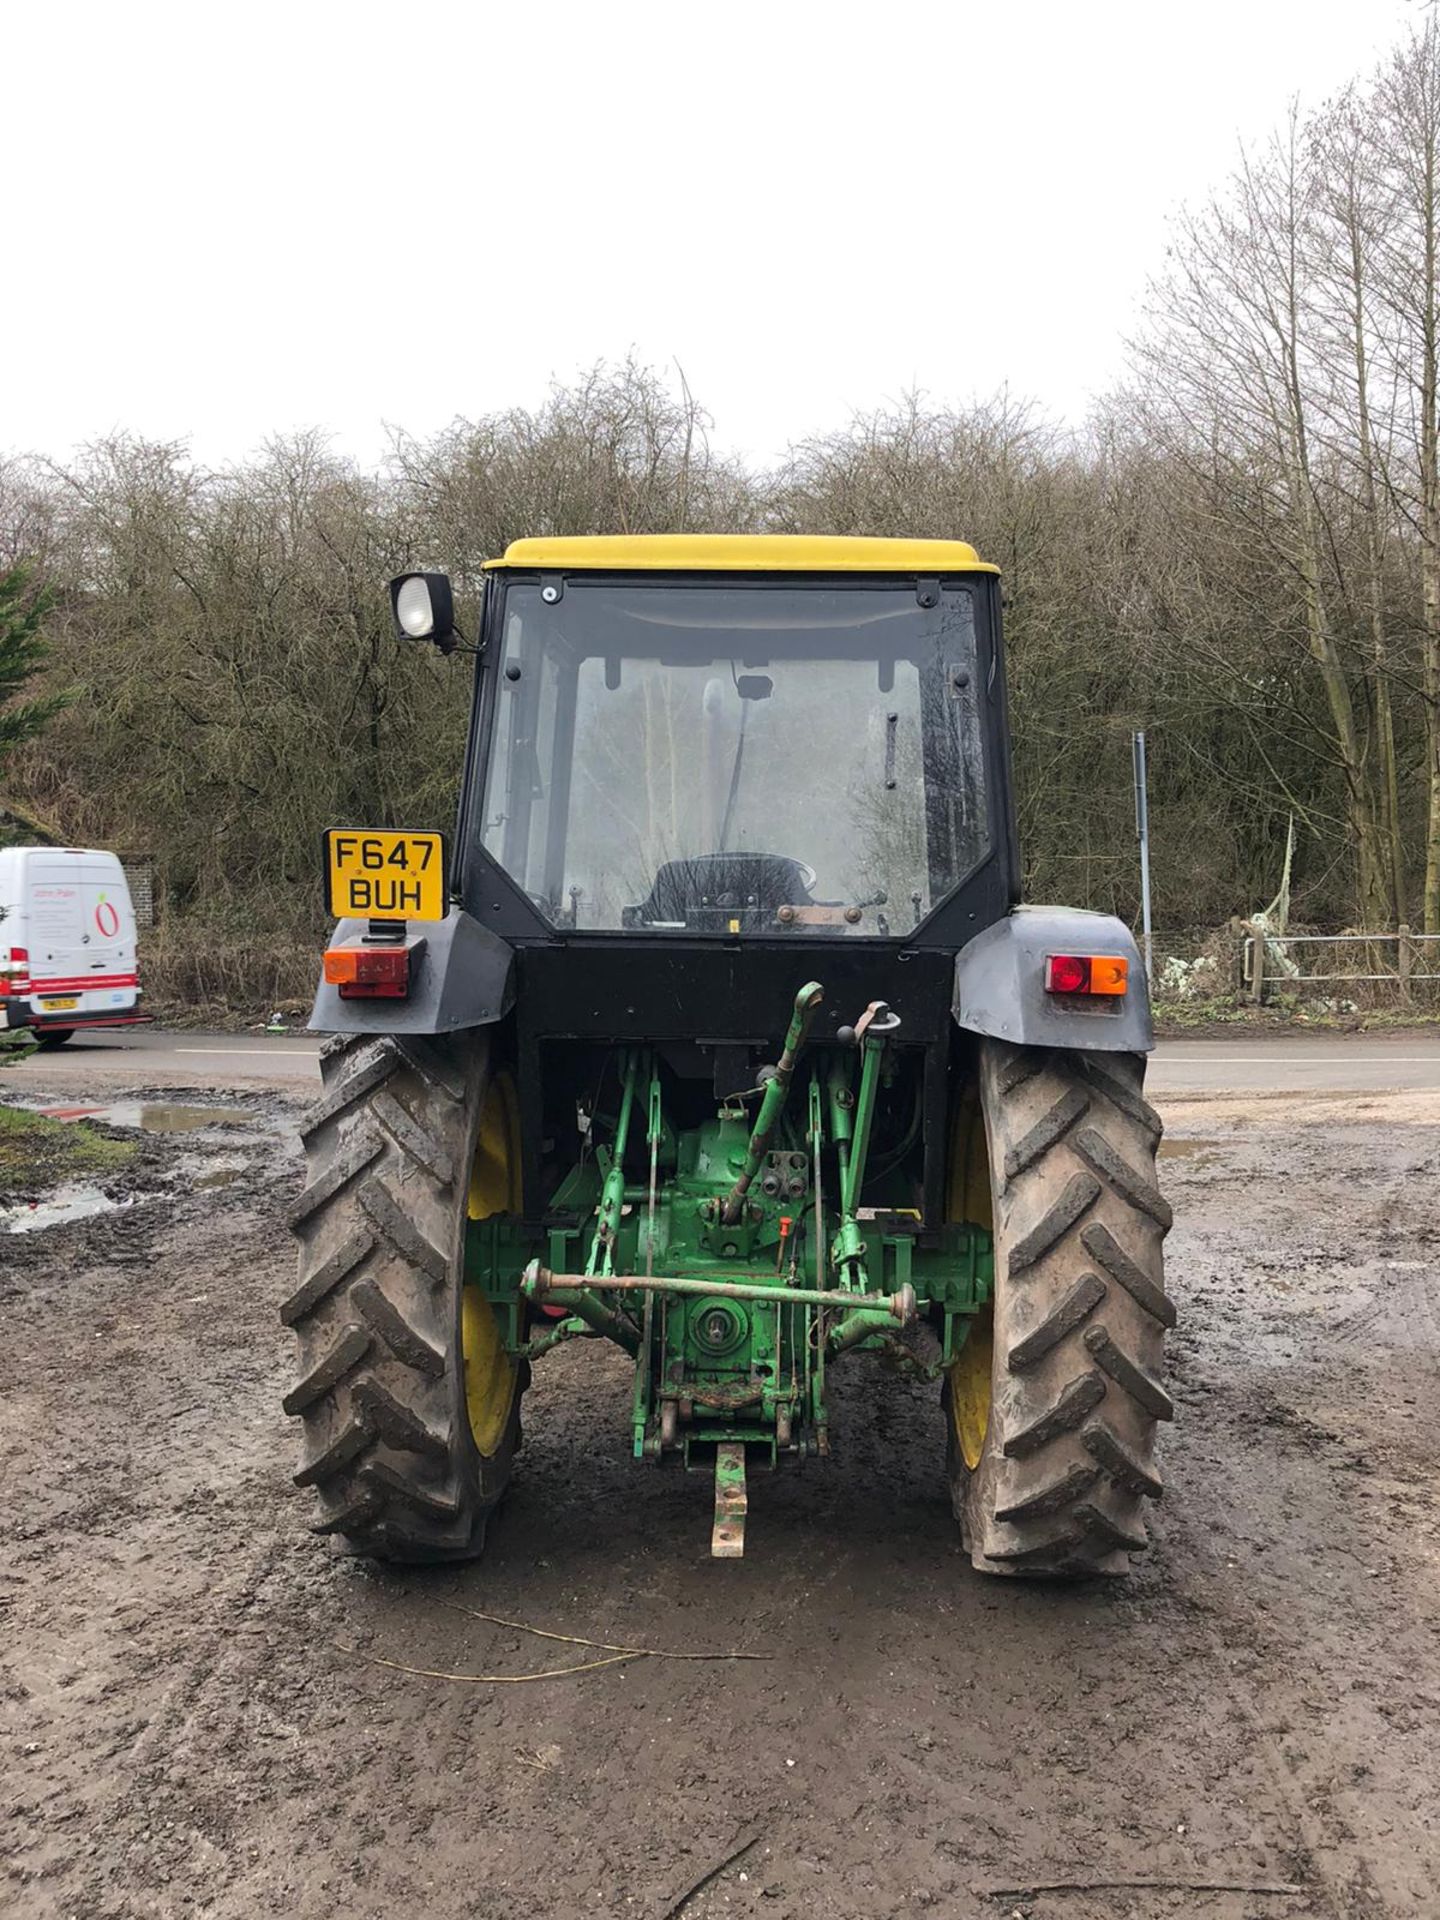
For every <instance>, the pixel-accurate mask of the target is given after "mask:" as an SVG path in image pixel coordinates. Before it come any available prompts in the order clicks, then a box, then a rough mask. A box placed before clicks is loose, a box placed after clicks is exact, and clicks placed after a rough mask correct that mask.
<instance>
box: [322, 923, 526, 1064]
mask: <svg viewBox="0 0 1440 1920" xmlns="http://www.w3.org/2000/svg"><path fill="white" fill-rule="evenodd" d="M368 929H369V922H368V921H366V920H341V921H340V922H339V923H338V924H337V926H336V928H335V931H334V933H333V934H331V936H330V944H331V946H332V947H345V946H358V945H359V943H360V942H361V941H362V940H363V939H364V937H365V934H366V932H367V931H368ZM414 930H415V934H416V938H415V939H414V940H413V941H412V943H411V950H412V954H413V955H414V958H413V959H412V962H411V985H410V991H409V993H408V994H407V995H406V997H405V998H404V999H403V1000H342V999H341V998H340V989H339V988H338V987H332V986H330V985H329V984H328V983H327V982H326V981H324V980H322V981H321V983H320V991H319V993H318V994H317V995H316V996H315V1009H314V1011H313V1012H312V1014H311V1015H310V1030H311V1032H312V1033H458V1032H459V1031H460V1030H461V1029H462V1028H464V1027H488V1026H493V1025H494V1023H495V1022H496V1021H497V1020H503V1019H504V1017H505V1015H506V1014H507V1013H508V1012H509V1011H510V1009H511V1007H512V1006H514V1004H515V954H514V952H513V950H512V949H511V948H510V947H509V946H508V945H507V944H506V943H505V941H503V940H502V939H501V938H500V936H499V935H498V934H495V933H491V931H490V929H489V928H488V927H482V926H481V925H480V922H479V921H478V920H472V919H471V917H470V915H469V914H468V913H463V912H461V911H460V910H459V909H458V908H454V907H452V908H451V910H450V912H449V913H447V914H446V916H445V918H444V919H443V920H437V921H434V922H433V923H430V924H428V925H425V926H423V927H422V926H421V925H420V924H419V923H418V922H416V923H415V929H414Z"/></svg>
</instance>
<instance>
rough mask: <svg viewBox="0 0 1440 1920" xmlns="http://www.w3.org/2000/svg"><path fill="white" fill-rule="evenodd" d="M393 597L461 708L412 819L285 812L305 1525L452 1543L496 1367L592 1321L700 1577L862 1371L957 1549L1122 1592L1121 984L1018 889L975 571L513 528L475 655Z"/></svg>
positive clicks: (1064, 922) (996, 674)
mask: <svg viewBox="0 0 1440 1920" xmlns="http://www.w3.org/2000/svg"><path fill="white" fill-rule="evenodd" d="M475 584H476V583H473V582H472V583H471V585H472V587H473V586H474V585H475ZM390 592H391V602H392V611H393V615H394V619H395V624H396V629H397V632H398V634H399V635H400V636H401V637H403V638H404V639H405V640H407V641H409V642H413V643H417V644H434V645H435V646H437V647H439V648H440V649H442V650H443V651H445V652H447V653H449V652H453V651H454V650H455V649H456V648H457V646H461V645H464V646H465V647H466V649H467V650H468V651H469V652H472V653H473V654H474V657H475V683H474V697H473V706H472V709H471V719H470V731H469V743H468V748H467V751H466V757H465V767H464V775H463V781H462V790H461V796H460V801H459V808H458V817H457V823H456V826H455V829H454V832H453V835H446V834H443V833H439V832H436V831H433V830H432V829H428V828H427V829H425V830H423V831H422V830H416V831H413V832H412V831H400V830H396V829H393V828H373V829H372V828H362V827H357V828H353V829H352V828H340V829H335V830H332V831H331V832H330V833H328V834H327V835H326V849H325V862H326V884H327V894H328V900H329V904H330V909H331V912H332V914H333V916H334V917H335V919H336V920H337V923H338V924H337V925H336V928H335V931H334V933H333V935H332V937H331V943H330V946H329V948H328V949H327V951H326V952H325V955H324V964H323V978H322V981H321V984H320V987H319V992H318V997H317V1000H316V1003H315V1010H314V1014H313V1018H312V1026H313V1028H314V1029H315V1030H317V1031H319V1032H321V1033H324V1034H326V1035H329V1036H332V1037H331V1038H329V1039H328V1041H327V1042H326V1044H325V1046H324V1049H323V1053H322V1062H321V1071H322V1076H323V1089H322V1095H321V1098H320V1099H319V1102H318V1104H317V1105H316V1106H315V1107H314V1108H313V1110H312V1111H311V1112H310V1113H309V1115H308V1118H307V1119H306V1121H305V1124H304V1127H303V1140H304V1148H305V1159H306V1176H305V1184H304V1188H303V1191H302V1193H301V1196H300V1198H299V1200H298V1202H297V1204H296V1208H295V1212H294V1220H293V1224H294V1228H295V1232H296V1234H297V1235H298V1237H299V1241H300V1271H299V1282H298V1285H297V1287H296V1290H295V1291H294V1293H293V1294H292V1295H291V1297H290V1299H289V1300H288V1301H287V1303H286V1304H285V1306H284V1308H283V1310H282V1312H283V1319H284V1320H285V1322H286V1323H287V1324H288V1325H289V1326H290V1327H291V1328H293V1330H294V1332H295V1334H296V1336H297V1338H298V1342H299V1362H298V1373H297V1376H296V1379H295V1384H294V1385H293V1387H292V1388H291V1390H290V1392H289V1394H288V1395H287V1396H286V1398H285V1402H284V1405H285V1409H286V1411H287V1412H288V1413H290V1414H293V1415H295V1416H296V1417H297V1418H298V1420H299V1421H300V1423H301V1426H302V1428H303V1458H302V1464H301V1466H300V1470H299V1472H298V1473H297V1475H296V1479H297V1481H298V1482H299V1483H300V1484H301V1485H302V1486H306V1487H311V1488H313V1489H314V1491H315V1494H316V1496H317V1497H318V1501H319V1521H318V1526H319V1530H320V1531H321V1532H322V1533H326V1534H331V1535H335V1536H337V1537H338V1539H339V1541H340V1543H341V1544H342V1545H343V1546H345V1547H346V1548H348V1549H349V1550H350V1551H352V1552H357V1553H359V1554H362V1555H368V1556H372V1557H375V1558H379V1559H382V1560H388V1561H400V1562H437V1561H452V1560H456V1561H458V1560H466V1559H470V1558H473V1557H474V1556H476V1555H478V1554H479V1553H480V1552H481V1550H482V1548H483V1546H484V1543H485V1536H486V1529H487V1525H488V1523H489V1521H490V1518H491V1516H492V1514H493V1513H494V1512H495V1509H496V1506H497V1503H498V1502H499V1501H500V1499H501V1497H502V1495H503V1494H504V1491H505V1487H506V1484H507V1482H508V1480H509V1478H510V1475H511V1472H512V1469H513V1465H514V1461H515V1456H516V1452H517V1449H518V1447H519V1444H520V1437H521V1426H520V1412H521V1400H522V1397H523V1395H524V1393H525V1390H526V1388H527V1386H528V1385H529V1382H530V1378H531V1371H532V1368H534V1367H535V1366H536V1365H538V1364H543V1362H544V1359H545V1356H546V1355H548V1354H550V1353H552V1352H553V1351H554V1350H555V1349H556V1348H557V1347H559V1346H560V1345H561V1344H563V1343H566V1342H569V1341H572V1340H607V1341H611V1342H613V1343H614V1344H615V1345H617V1346H619V1347H621V1348H622V1349H623V1350H624V1352H625V1353H626V1354H627V1355H628V1356H629V1357H630V1359H631V1360H632V1362H633V1367H634V1387H633V1393H632V1394H631V1396H630V1399H629V1435H628V1438H629V1444H630V1447H631V1450H632V1451H633V1454H634V1457H635V1459H636V1460H637V1461H641V1462H646V1463H649V1464H650V1465H652V1466H654V1467H658V1468H661V1469H671V1470H676V1469H681V1468H683V1469H688V1470H690V1471H692V1472H696V1473H702V1474H708V1475H710V1476H711V1478H712V1482H713V1510H712V1509H711V1507H710V1506H709V1503H708V1502H707V1506H706V1510H705V1511H706V1515H707V1517H711V1520H712V1524H711V1535H710V1543H711V1550H712V1552H713V1553H714V1554H715V1555H716V1556H718V1557H722V1558H724V1557H733V1556H736V1555H738V1554H740V1553H742V1552H743V1548H744V1539H745V1516H746V1508H747V1496H748V1494H750V1493H759V1492H760V1490H761V1489H762V1488H763V1484H764V1475H765V1474H766V1473H767V1472H769V1471H775V1470H779V1469H782V1468H783V1469H787V1470H794V1469H799V1468H803V1464H804V1463H805V1462H806V1461H807V1460H814V1459H816V1458H821V1459H823V1458H824V1457H826V1456H827V1455H829V1454H830V1453H831V1451H832V1447H833V1448H834V1449H835V1451H836V1452H837V1453H840V1452H842V1451H843V1446H842V1443H843V1432H841V1433H837V1434H836V1435H835V1436H833V1438H832V1431H831V1423H830V1404H829V1401H830V1394H829V1388H830V1381H831V1375H832V1373H833V1372H834V1370H835V1369H836V1368H839V1367H849V1366H860V1365H865V1364H872V1365H873V1364H874V1363H875V1362H876V1361H880V1362H884V1363H887V1364H888V1366H890V1367H892V1368H898V1369H899V1370H901V1371H902V1372H905V1373H908V1374H910V1375H912V1376H916V1377H919V1378H920V1379H923V1380H928V1381H931V1382H933V1383H935V1384H936V1385H937V1386H938V1388H939V1390H940V1394H941V1397H942V1401H943V1405H944V1410H945V1415H944V1424H945V1431H946V1435H947V1442H948V1459H947V1462H946V1473H947V1477H948V1486H949V1492H950V1498H951V1503H952V1505H953V1508H954V1512H955V1515H956V1518H957V1520H958V1522H959V1526H960V1529H961V1538H962V1542H963V1547H964V1550H965V1551H966V1552H967V1553H968V1554H969V1556H970V1559H971V1561H972V1563H973V1565H974V1566H975V1567H976V1568H977V1569H979V1570H981V1571H983V1572H986V1573H991V1574H1008V1575H1012V1576H1014V1575H1031V1576H1087V1575H1096V1574H1121V1573H1124V1572H1125V1571H1126V1570H1127V1569H1128V1567H1129V1564H1130V1556H1131V1555H1132V1554H1133V1553H1136V1552H1138V1551H1139V1550H1140V1549H1142V1548H1144V1547H1145V1545H1146V1543H1147V1535H1146V1526H1145V1520H1144V1517H1143V1516H1144V1513H1145V1502H1146V1501H1148V1500H1153V1499H1156V1498H1158V1496H1159V1494H1160V1490H1161V1483H1160V1480H1159V1478H1158V1476H1157V1473H1156V1466H1155V1438H1156V1431H1157V1424H1158V1423H1159V1422H1160V1421H1163V1420H1168V1419H1169V1418H1170V1417H1171V1413H1172V1407H1171V1402H1170V1400H1169V1398H1168V1397H1167V1394H1166V1392H1165V1388H1164V1386H1163V1384H1162V1381H1161V1372H1162V1343H1163V1338H1164V1333H1165V1329H1166V1328H1167V1327H1169V1326H1170V1325H1171V1324H1172V1322H1173V1320H1174V1317H1175V1316H1174V1309H1173V1307H1172V1304H1171V1301H1170V1299H1169V1297H1168V1296H1167V1294H1166V1292H1165V1290H1164V1283H1163V1275H1162V1260H1161V1248H1162V1242H1163V1239H1164V1236H1165V1233H1166V1231H1167V1230H1168V1228H1169V1226H1170V1210H1169V1208H1168V1206H1167V1205H1166V1202H1165V1200H1164V1199H1163V1197H1162V1196H1161V1193H1160V1191H1159V1188H1158V1185H1157V1182H1156V1172H1155V1161H1156V1151H1157V1147H1158V1143H1159V1138H1160V1131H1161V1128H1160V1121H1159V1119H1158V1117H1157V1116H1156V1114H1155V1112H1154V1110H1153V1108H1152V1107H1151V1106H1150V1105H1149V1104H1148V1103H1147V1101H1146V1099H1145V1097H1144V1094H1143V1091H1142V1083H1143V1079H1144V1066H1145V1054H1146V1052H1147V1051H1148V1050H1149V1048H1150V1047H1151V1045H1152V1029H1151V1018H1150V1008H1149V999H1148V987H1147V982H1146V979H1145V976H1144V972H1143V969H1142V966H1141V962H1140V957H1139V954H1138V952H1137V949H1136V945H1135V942H1134V939H1133V938H1132V936H1131V934H1130V932H1129V931H1128V929H1127V928H1126V927H1125V926H1124V924H1123V923H1122V922H1121V921H1119V920H1118V919H1114V918H1111V917H1109V916H1107V915H1103V914H1098V913H1091V912H1086V911H1081V910H1075V909H1068V908H1058V907H1045V906H1025V905H1021V904H1019V862H1018V856H1017V848H1016V831H1015V809H1014V804H1013V796H1012V781H1011V773H1010V749H1009V738H1008V729H1007V720H1006V695H1005V676H1004V670H1003V658H1002V650H1001V628H1000V593H999V580H998V576H997V570H996V569H995V568H994V567H992V566H988V565H986V564H985V563H984V562H982V561H981V560H980V558H979V557H978V555H977V554H976V552H975V550H974V548H973V547H971V546H969V545H966V544H965V543H963V542H960V541H948V540H905V539H878V538H838V537H810V536H802V535H757V536H748V535H738V534H737V535H730V534H714V535H709V534H707V535H697V534H663V535H643V536H628V535H626V536H587V537H583V538H578V537H577V538H546V539H522V540H517V541H515V542H513V543H512V544H511V545H510V546H509V547H508V549H507V550H506V552H505V554H504V556H503V558H501V559H499V560H496V561H493V562H491V563H489V565H488V566H487V568H486V570H485V577H484V580H483V584H482V590H481V592H480V594H479V600H480V609H481V610H480V614H479V623H478V627H476V628H474V629H473V630H472V631H473V639H470V640H467V639H465V637H464V636H463V635H462V634H461V632H460V629H459V627H458V626H457V622H456V615H455V603H454V596H453V594H452V590H451V585H450V581H449V579H448V578H447V576H446V575H444V574H442V573H410V574H406V575H402V576H401V577H400V578H399V579H397V580H395V581H393V582H392V583H391V588H390ZM936 1464H937V1468H938V1461H937V1463H936ZM842 1470H843V1464H842Z"/></svg>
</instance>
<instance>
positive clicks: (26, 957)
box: [10, 947, 30, 967]
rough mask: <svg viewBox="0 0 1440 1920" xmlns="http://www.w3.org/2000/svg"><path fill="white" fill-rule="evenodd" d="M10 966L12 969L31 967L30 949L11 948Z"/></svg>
mask: <svg viewBox="0 0 1440 1920" xmlns="http://www.w3.org/2000/svg"><path fill="white" fill-rule="evenodd" d="M10 964H11V966H12V967H28V966H29V965H30V949H29V948H28V947H11V949H10Z"/></svg>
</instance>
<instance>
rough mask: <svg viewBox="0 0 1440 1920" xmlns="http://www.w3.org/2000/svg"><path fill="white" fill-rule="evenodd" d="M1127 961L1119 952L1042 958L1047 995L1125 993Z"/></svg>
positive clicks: (1065, 954)
mask: <svg viewBox="0 0 1440 1920" xmlns="http://www.w3.org/2000/svg"><path fill="white" fill-rule="evenodd" d="M1129 984H1130V962H1129V961H1128V960H1127V959H1126V958H1125V957H1124V955H1123V954H1118V953H1051V954H1047V955H1046V957H1045V991H1046V992H1047V993H1099V994H1118V993H1124V992H1125V991H1126V990H1127V989H1128V987H1129Z"/></svg>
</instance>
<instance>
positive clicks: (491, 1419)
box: [460, 1287, 519, 1460]
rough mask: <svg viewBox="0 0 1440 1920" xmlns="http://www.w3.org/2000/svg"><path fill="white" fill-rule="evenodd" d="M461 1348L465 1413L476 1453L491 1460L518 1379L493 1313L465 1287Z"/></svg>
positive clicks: (475, 1291)
mask: <svg viewBox="0 0 1440 1920" xmlns="http://www.w3.org/2000/svg"><path fill="white" fill-rule="evenodd" d="M460 1348H461V1353H462V1354H463V1356H464V1361H465V1409H466V1412H467V1413H468V1414H469V1416H470V1437H471V1439H472V1440H473V1441H474V1442H475V1450H476V1452H477V1453H479V1454H481V1455H482V1456H483V1457H484V1458H485V1459H487V1460H489V1459H491V1458H493V1456H494V1455H495V1453H496V1452H497V1451H498V1449H499V1446H500V1442H501V1441H502V1440H503V1439H504V1437H505V1428H506V1426H507V1425H508V1424H509V1420H510V1408H511V1405H512V1403H513V1402H514V1399H515V1387H516V1383H517V1380H518V1378H519V1376H518V1375H517V1373H516V1371H515V1367H514V1364H513V1362H512V1361H511V1359H510V1356H509V1354H508V1353H506V1351H505V1342H504V1341H503V1340H502V1339H501V1337H500V1323H499V1322H498V1321H497V1320H496V1318H495V1309H494V1308H493V1307H492V1306H491V1305H490V1302H489V1301H488V1300H487V1299H486V1298H485V1296H484V1294H483V1293H481V1291H480V1290H479V1288H478V1287H466V1288H465V1290H464V1293H463V1294H462V1296H461V1301H460Z"/></svg>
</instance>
